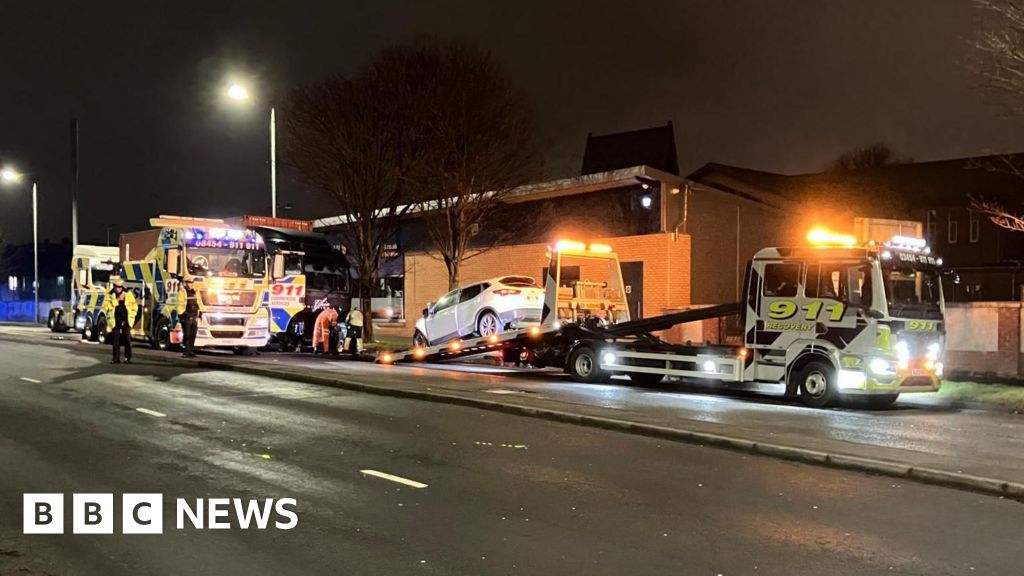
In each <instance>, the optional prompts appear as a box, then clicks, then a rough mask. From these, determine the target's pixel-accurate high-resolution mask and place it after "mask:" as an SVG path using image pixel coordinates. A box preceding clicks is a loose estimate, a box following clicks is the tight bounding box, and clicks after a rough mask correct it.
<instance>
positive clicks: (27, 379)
mask: <svg viewBox="0 0 1024 576" xmlns="http://www.w3.org/2000/svg"><path fill="white" fill-rule="evenodd" d="M21 380H24V381H25V382H31V383H33V384H42V383H43V381H42V380H36V379H35V378H29V377H28V376H22V377H21Z"/></svg>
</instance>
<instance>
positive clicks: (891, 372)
mask: <svg viewBox="0 0 1024 576" xmlns="http://www.w3.org/2000/svg"><path fill="white" fill-rule="evenodd" d="M868 370H871V372H872V373H873V374H875V375H878V376H895V375H896V365H895V364H894V363H893V362H892V361H891V360H886V359H885V358H872V359H871V361H870V362H868Z"/></svg>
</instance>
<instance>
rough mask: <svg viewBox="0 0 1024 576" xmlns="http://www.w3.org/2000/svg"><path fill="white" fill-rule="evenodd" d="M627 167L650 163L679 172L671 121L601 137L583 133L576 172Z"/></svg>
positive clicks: (675, 172) (584, 173)
mask: <svg viewBox="0 0 1024 576" xmlns="http://www.w3.org/2000/svg"><path fill="white" fill-rule="evenodd" d="M630 166H650V167H652V168H657V169H658V170H661V171H662V172H668V173H669V174H675V175H679V157H678V155H677V153H676V137H675V131H674V130H673V128H672V121H671V120H670V121H669V122H668V123H667V124H665V125H664V126H656V127H654V128H644V129H642V130H632V131H629V132H619V133H617V134H604V135H601V136H594V135H593V134H587V147H586V149H585V150H584V152H583V169H582V170H581V171H580V174H583V175H587V174H596V173H599V172H610V171H613V170H620V169H622V168H628V167H630Z"/></svg>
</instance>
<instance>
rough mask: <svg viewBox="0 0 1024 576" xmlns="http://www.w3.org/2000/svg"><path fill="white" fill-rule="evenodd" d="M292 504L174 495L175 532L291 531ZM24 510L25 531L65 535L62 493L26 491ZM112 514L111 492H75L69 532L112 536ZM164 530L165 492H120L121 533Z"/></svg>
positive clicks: (294, 515) (295, 520) (294, 522)
mask: <svg viewBox="0 0 1024 576" xmlns="http://www.w3.org/2000/svg"><path fill="white" fill-rule="evenodd" d="M296 504H297V502H296V500H295V499H294V498H281V499H279V500H274V499H273V498H265V499H263V500H253V499H242V498H206V499H204V498H196V499H195V500H194V501H189V500H188V499H185V498H178V499H176V500H175V512H176V513H175V527H176V528H177V529H178V530H184V529H186V528H188V527H191V528H193V529H197V530H204V529H205V530H229V529H232V528H235V527H237V528H240V529H243V530H248V529H251V528H255V529H259V530H266V529H267V528H269V527H273V528H276V529H278V530H291V529H292V528H295V526H297V525H298V523H299V516H298V514H297V513H296V511H295V506H296ZM22 513H23V516H24V518H23V526H22V532H24V533H25V534H63V533H64V494H59V493H53V494H24V495H23V500H22ZM115 517H116V512H115V511H114V495H113V494H73V495H72V497H71V532H72V533H73V534H113V533H114V519H115ZM232 517H233V518H234V524H233V523H232ZM271 520H273V522H271ZM163 532H164V495H163V494H122V495H121V534H163Z"/></svg>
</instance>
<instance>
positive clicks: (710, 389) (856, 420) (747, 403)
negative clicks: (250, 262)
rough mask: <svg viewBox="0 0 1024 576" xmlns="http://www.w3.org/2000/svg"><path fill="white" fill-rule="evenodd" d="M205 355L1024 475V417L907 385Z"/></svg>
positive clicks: (11, 333) (283, 373)
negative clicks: (631, 377) (587, 375)
mask: <svg viewBox="0 0 1024 576" xmlns="http://www.w3.org/2000/svg"><path fill="white" fill-rule="evenodd" d="M5 337H7V338H10V337H14V338H19V339H21V340H22V341H30V342H40V343H49V344H63V345H67V346H71V347H74V348H79V349H85V350H89V351H92V352H96V351H97V349H98V348H100V346H99V345H95V344H92V345H90V344H82V343H80V342H79V340H78V338H77V337H76V336H74V335H70V336H69V337H68V339H67V340H64V341H62V342H55V341H53V340H52V338H53V335H52V334H51V333H49V332H47V331H45V330H43V329H41V328H38V327H24V326H22V327H11V326H0V338H5ZM149 353H150V354H152V355H153V356H152V357H154V358H161V359H166V360H173V361H175V362H184V361H182V360H180V359H178V358H177V355H171V354H165V353H159V352H149ZM200 364H201V365H203V366H207V367H229V368H234V369H248V368H252V367H256V368H258V369H259V370H257V371H258V372H259V373H261V374H267V375H271V376H279V377H284V378H303V377H308V376H312V377H319V378H321V379H322V378H324V377H327V378H328V379H333V380H336V381H337V383H349V384H353V385H356V387H360V388H372V389H377V390H384V391H385V392H386V391H397V392H406V393H417V394H420V393H427V394H430V395H432V396H435V397H440V398H441V399H442V400H444V399H459V400H466V401H470V402H475V403H478V404H482V403H488V404H493V403H500V404H501V405H507V406H513V407H522V408H526V409H541V410H549V411H557V412H561V413H570V414H574V415H582V416H586V417H593V418H603V419H614V420H618V421H624V422H632V423H637V424H642V425H645V426H653V427H660V428H666V429H672V430H684V431H688V432H694V433H698V434H704V435H720V436H727V437H729V438H732V439H736V440H738V441H740V442H748V443H761V444H770V445H778V446H783V447H793V448H797V449H800V450H802V451H805V452H808V453H812V455H823V454H829V455H836V456H841V457H849V458H859V459H870V460H872V461H875V462H878V463H880V464H882V465H892V466H894V467H899V468H900V469H901V470H903V471H906V470H907V469H908V467H915V468H919V469H922V470H925V471H939V472H943V473H945V474H947V475H951V476H966V477H967V480H968V481H970V480H971V479H972V478H974V477H977V478H981V479H988V480H991V481H993V482H995V483H999V482H1010V483H1014V484H1015V485H1016V486H1015V488H1018V489H1019V488H1020V487H1021V485H1024V459H1022V458H1020V454H1021V453H1024V417H1022V416H1020V415H1015V414H1009V413H1001V412H993V411H987V410H981V409H975V408H969V407H963V406H957V405H953V404H949V403H942V402H938V401H936V400H935V399H934V395H905V396H903V397H901V398H900V400H899V401H898V402H897V404H896V407H895V408H894V409H891V410H869V409H867V408H866V407H865V406H863V405H859V404H857V403H855V402H854V403H850V404H848V405H846V406H842V407H838V408H832V409H828V410H820V409H812V408H807V407H805V406H803V405H802V404H800V402H799V401H798V400H791V399H785V398H782V397H779V396H777V395H776V396H773V395H769V394H759V393H752V392H749V391H737V390H732V391H730V390H724V389H723V388H722V387H721V386H714V385H695V384H682V383H668V384H661V385H658V386H657V387H648V388H644V387H637V386H635V385H633V384H631V383H629V381H628V380H626V379H621V380H616V383H613V384H580V383H575V382H572V381H571V380H569V379H568V377H567V376H566V375H564V374H561V373H560V372H559V371H556V370H544V371H538V370H529V369H516V368H508V367H499V366H488V365H481V364H474V365H466V364H462V365H459V364H455V365H453V364H444V365H440V364H437V365H430V364H412V365H398V366H384V365H377V364H371V363H361V362H352V361H346V360H329V359H324V358H320V357H313V356H311V355H309V354H276V353H265V354H261V355H259V356H254V357H245V358H241V357H235V356H232V355H230V354H203V355H202V356H201V361H200V362H199V363H187V362H186V364H185V365H197V366H198V365H200ZM901 475H905V476H909V475H910V474H901ZM988 480H986V481H988ZM954 483H955V482H954ZM968 483H969V482H968ZM990 483H991V482H990ZM996 491H997V492H998V491H999V490H996ZM1017 496H1018V497H1019V496H1020V495H1019V494H1017Z"/></svg>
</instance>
